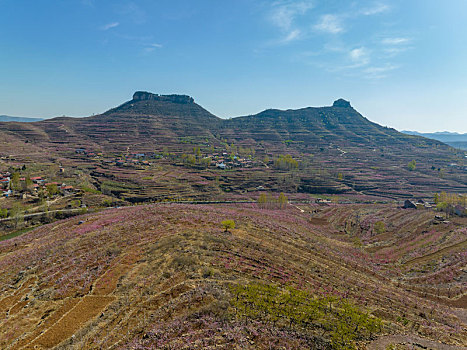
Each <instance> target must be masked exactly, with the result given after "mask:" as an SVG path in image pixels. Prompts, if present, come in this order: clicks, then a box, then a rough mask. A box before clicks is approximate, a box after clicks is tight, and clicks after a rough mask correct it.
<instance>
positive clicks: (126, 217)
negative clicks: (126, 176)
mask: <svg viewBox="0 0 467 350" xmlns="http://www.w3.org/2000/svg"><path fill="white" fill-rule="evenodd" d="M300 209H301V210H297V208H296V207H294V206H289V207H288V208H287V209H286V210H260V209H258V208H257V207H256V205H212V206H207V205H181V204H178V205H177V204H159V205H151V206H135V207H128V208H120V209H111V210H105V211H102V212H100V213H92V214H87V215H84V216H81V217H79V218H72V219H67V220H62V221H60V222H58V223H55V224H50V225H46V226H43V227H40V228H37V229H35V230H34V231H32V232H29V233H27V234H25V235H23V236H21V237H17V238H14V239H11V240H8V241H4V242H1V244H0V292H1V297H0V311H1V312H2V313H3V315H4V317H2V318H1V319H0V329H1V330H2V336H1V337H0V347H1V348H2V349H21V348H26V349H34V348H52V347H54V346H58V348H71V349H97V348H99V349H128V348H134V349H214V348H215V349H233V348H237V347H238V348H242V349H271V348H272V349H283V348H285V349H326V350H328V349H329V350H330V349H342V348H344V347H339V346H332V345H331V344H333V341H334V342H335V341H336V339H335V338H333V336H335V335H336V334H337V335H339V333H336V330H338V329H340V327H342V330H343V331H345V332H346V333H345V334H349V333H352V332H356V330H355V327H351V329H347V328H345V327H349V325H350V324H353V322H358V320H357V321H355V317H356V316H359V317H362V319H364V314H359V313H356V312H355V311H353V313H352V315H349V317H348V318H346V319H344V321H343V323H339V322H338V321H339V319H336V318H333V316H332V315H333V313H335V312H336V311H340V312H342V309H341V308H342V307H343V306H345V305H348V304H345V302H346V301H348V302H351V303H352V305H355V306H356V308H357V309H358V310H361V311H363V312H368V313H369V314H370V315H371V316H370V317H371V318H373V317H374V316H378V317H380V318H381V319H382V320H383V322H384V323H383V329H382V330H379V329H378V328H375V329H374V330H373V332H372V333H370V334H368V333H364V332H362V330H361V329H360V331H359V332H356V334H357V335H358V337H357V339H356V340H358V341H359V344H360V346H359V349H364V348H365V347H364V344H369V343H371V342H372V340H374V339H375V338H376V337H377V336H379V335H381V334H382V333H388V334H392V335H396V336H398V339H400V343H406V344H410V342H409V340H410V339H413V338H412V336H415V335H417V336H418V337H419V338H420V337H422V338H423V339H424V340H423V341H424V342H427V341H428V342H429V343H430V348H433V349H455V345H457V346H459V347H458V348H462V346H466V345H467V332H466V313H465V311H466V309H465V308H466V307H467V305H466V303H465V301H466V298H465V295H464V296H462V293H463V289H464V288H463V284H462V283H463V282H462V280H463V277H462V276H463V275H462V270H460V267H462V266H463V264H465V258H464V257H463V255H462V254H461V252H462V249H463V247H465V232H463V231H462V228H461V227H459V225H462V224H464V225H465V221H456V222H455V223H453V224H450V225H449V226H443V225H439V226H433V223H432V220H431V219H432V218H433V216H432V214H431V213H429V212H427V211H409V212H404V211H402V210H401V209H399V208H396V207H392V206H390V205H389V206H382V205H372V206H362V205H352V206H331V207H324V208H323V207H319V206H301V208H300ZM224 219H232V220H235V222H236V223H237V227H236V228H235V229H233V230H231V231H230V232H223V229H222V227H221V225H220V221H222V220H224ZM359 220H361V221H359ZM376 220H382V221H384V222H386V223H387V229H388V232H384V233H379V234H377V233H375V232H374V231H373V229H372V228H371V224H372V223H374V222H375V221H376ZM459 220H460V219H459ZM358 222H361V223H362V225H356V224H355V223H358ZM365 223H366V224H368V225H369V226H365V225H364V224H365ZM344 230H348V234H344ZM420 236H422V237H423V239H422V240H420ZM357 240H358V241H359V242H360V244H359V245H356V244H355V241H357ZM446 252H450V254H448V255H446ZM258 284H260V285H266V286H269V287H270V288H271V289H269V292H271V291H273V292H274V290H277V288H278V289H279V290H280V291H282V293H283V297H284V298H283V299H282V300H281V304H280V305H283V303H284V302H285V303H286V304H287V303H288V300H290V302H292V303H294V302H299V303H296V304H294V306H293V308H299V307H300V305H301V304H302V303H303V302H304V300H301V299H300V297H301V296H302V294H300V293H308V294H307V295H311V298H309V299H308V302H309V301H313V302H317V301H318V300H326V304H325V308H324V312H319V314H313V315H312V317H311V320H309V321H307V322H301V323H298V322H297V323H294V322H289V320H288V319H287V315H290V313H288V314H287V310H289V311H293V309H286V310H282V311H281V315H284V318H282V316H281V317H279V318H277V315H276V318H275V315H274V314H272V313H269V312H268V311H267V310H266V311H264V310H263V311H261V313H259V314H255V310H258V309H257V308H259V310H261V307H262V305H261V304H260V305H256V304H255V302H253V303H250V304H249V307H248V308H247V309H242V308H239V307H236V305H237V306H238V304H236V300H238V298H236V292H235V288H232V287H235V286H240V287H243V286H249V285H253V286H255V285H258ZM267 291H268V289H266V292H267ZM262 292H264V291H263V290H260V291H259V293H256V294H254V296H255V301H256V302H258V301H259V300H263V299H262V298H261V295H262V294H261V293H262ZM265 296H267V294H266V295H265ZM272 296H274V294H272ZM294 298H297V299H294ZM314 298H317V299H314ZM318 298H319V299H318ZM268 300H269V303H270V304H267V302H268ZM272 300H274V299H272ZM264 301H265V302H266V306H267V307H272V306H274V304H273V303H272V302H271V296H269V297H266V298H264ZM305 301H306V300H305ZM278 305H279V303H278ZM248 310H251V311H252V312H248ZM271 310H272V311H273V310H275V309H274V308H271ZM276 310H277V309H276ZM312 310H313V309H312ZM352 310H353V309H352ZM305 311H306V312H308V311H307V310H306V309H305ZM361 311H360V312H361ZM304 316H305V315H301V316H300V317H302V318H303V317H304ZM336 322H337V323H336ZM349 322H351V323H349ZM357 326H363V324H360V325H359V324H358V323H357ZM362 328H363V327H362ZM357 329H359V327H357ZM343 334H344V333H343ZM407 334H409V335H410V337H408V336H407ZM333 339H334V340H333ZM352 343H353V340H352V339H350V340H349V342H348V343H347V346H346V347H345V348H347V349H351V348H353V347H350V345H351V344H352ZM394 343H396V342H394ZM441 343H447V344H451V347H441V346H442V345H441ZM374 348H375V347H372V346H371V345H368V349H374ZM385 348H386V347H383V349H385Z"/></svg>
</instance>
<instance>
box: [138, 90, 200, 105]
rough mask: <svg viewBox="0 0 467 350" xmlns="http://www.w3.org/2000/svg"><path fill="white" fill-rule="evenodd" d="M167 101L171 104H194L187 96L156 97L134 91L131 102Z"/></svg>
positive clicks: (191, 98) (148, 93)
mask: <svg viewBox="0 0 467 350" xmlns="http://www.w3.org/2000/svg"><path fill="white" fill-rule="evenodd" d="M145 100H146V101H167V102H173V103H182V104H188V103H194V102H195V100H194V99H193V97H190V96H187V95H158V94H153V93H151V92H146V91H136V92H135V93H134V94H133V101H145Z"/></svg>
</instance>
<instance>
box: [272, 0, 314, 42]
mask: <svg viewBox="0 0 467 350" xmlns="http://www.w3.org/2000/svg"><path fill="white" fill-rule="evenodd" d="M312 8H313V3H312V2H311V1H290V0H289V1H276V2H275V3H273V5H272V10H271V12H270V15H269V20H270V22H271V23H272V24H274V25H275V26H276V27H277V28H279V29H280V30H281V31H282V32H283V35H284V37H283V38H282V39H281V40H280V42H281V43H288V42H291V41H294V40H297V39H299V38H300V37H301V34H302V30H300V29H299V28H298V26H297V25H296V20H297V18H298V17H299V16H303V15H305V14H306V13H307V12H308V11H309V10H311V9H312Z"/></svg>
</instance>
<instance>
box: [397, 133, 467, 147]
mask: <svg viewBox="0 0 467 350" xmlns="http://www.w3.org/2000/svg"><path fill="white" fill-rule="evenodd" d="M402 133H404V134H407V135H417V136H422V137H426V138H429V139H433V140H438V141H441V142H444V143H445V144H447V145H449V146H452V147H454V148H459V149H463V150H467V134H459V133H456V132H448V131H443V132H432V133H421V132H417V131H402Z"/></svg>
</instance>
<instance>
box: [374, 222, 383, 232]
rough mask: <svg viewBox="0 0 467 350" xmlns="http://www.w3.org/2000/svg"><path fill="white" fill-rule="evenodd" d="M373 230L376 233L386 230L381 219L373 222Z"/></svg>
mask: <svg viewBox="0 0 467 350" xmlns="http://www.w3.org/2000/svg"><path fill="white" fill-rule="evenodd" d="M374 230H375V232H376V233H377V234H381V233H384V232H386V225H385V224H384V222H382V221H377V222H375V226H374Z"/></svg>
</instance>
